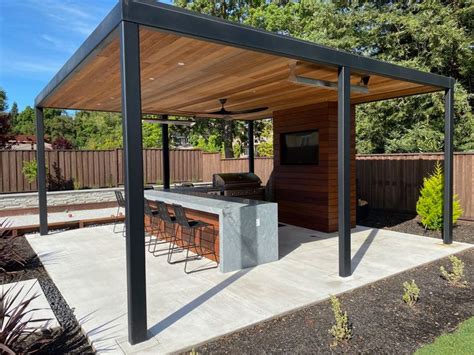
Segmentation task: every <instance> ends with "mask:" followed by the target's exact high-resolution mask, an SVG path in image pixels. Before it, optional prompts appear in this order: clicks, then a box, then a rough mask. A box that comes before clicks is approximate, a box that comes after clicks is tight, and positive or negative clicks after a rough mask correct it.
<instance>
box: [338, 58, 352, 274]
mask: <svg viewBox="0 0 474 355" xmlns="http://www.w3.org/2000/svg"><path fill="white" fill-rule="evenodd" d="M350 81H351V76H350V69H349V67H339V74H338V89H337V91H338V99H337V100H338V101H337V184H338V189H337V198H338V203H337V207H338V219H339V221H338V227H339V228H338V233H339V276H342V277H346V276H350V275H351V274H352V270H351V185H350V175H351V155H350V153H351V150H350V149H351V103H350V100H351V90H350V88H351V86H350V85H351V83H350Z"/></svg>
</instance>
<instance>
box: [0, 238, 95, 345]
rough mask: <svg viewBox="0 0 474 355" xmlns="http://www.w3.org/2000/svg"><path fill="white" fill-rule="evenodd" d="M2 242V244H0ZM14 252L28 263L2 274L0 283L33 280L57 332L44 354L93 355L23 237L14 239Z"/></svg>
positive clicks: (75, 322) (80, 330)
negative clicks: (52, 318) (57, 325)
mask: <svg viewBox="0 0 474 355" xmlns="http://www.w3.org/2000/svg"><path fill="white" fill-rule="evenodd" d="M0 242H3V241H0ZM15 247H16V250H17V251H18V252H19V253H20V254H21V255H22V256H24V257H26V258H30V259H29V262H28V264H27V265H26V266H25V267H24V268H23V269H19V270H15V271H13V272H9V273H6V274H5V273H3V274H2V275H1V278H0V283H1V284H7V283H11V282H17V281H25V280H30V279H37V280H38V283H39V284H40V286H41V289H42V290H43V293H44V295H45V297H46V299H47V300H48V303H49V305H50V307H51V310H52V311H53V313H54V315H55V317H56V319H57V320H58V323H59V324H60V326H61V329H60V330H59V331H57V332H55V333H56V338H55V339H54V341H53V342H52V343H51V344H49V345H48V346H46V347H45V348H44V352H45V353H47V354H65V353H68V354H94V353H95V351H94V349H93V347H92V346H91V344H90V343H89V340H88V339H87V337H86V336H85V334H84V332H83V331H82V328H81V326H80V324H79V322H78V320H77V319H76V316H75V315H74V311H73V310H72V309H71V308H70V307H69V305H68V304H67V302H66V300H65V299H64V297H63V296H62V295H61V292H60V291H59V289H58V288H57V287H56V285H55V284H54V282H53V280H52V279H51V278H50V277H49V275H48V273H47V272H46V270H45V268H44V267H43V265H42V263H41V261H40V259H39V258H38V257H37V255H36V253H35V252H34V250H33V249H32V248H31V246H30V244H29V243H28V241H27V240H26V238H24V237H16V238H15Z"/></svg>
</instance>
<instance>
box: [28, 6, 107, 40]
mask: <svg viewBox="0 0 474 355" xmlns="http://www.w3.org/2000/svg"><path fill="white" fill-rule="evenodd" d="M27 4H28V5H29V6H30V7H32V8H34V9H35V10H36V11H39V12H41V13H42V14H44V15H46V16H48V17H50V18H51V19H53V21H52V22H51V23H50V25H52V26H58V27H61V29H62V30H63V31H71V32H76V33H78V34H80V35H82V36H87V35H89V34H90V33H91V32H92V31H93V30H94V28H95V27H96V26H97V24H98V23H99V21H100V18H99V17H98V16H96V15H94V14H97V13H101V12H102V11H100V9H99V8H97V7H95V6H93V5H91V4H90V3H85V2H82V3H80V4H78V3H75V2H73V1H65V0H28V3H27Z"/></svg>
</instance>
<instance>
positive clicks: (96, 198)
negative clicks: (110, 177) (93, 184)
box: [0, 188, 123, 211]
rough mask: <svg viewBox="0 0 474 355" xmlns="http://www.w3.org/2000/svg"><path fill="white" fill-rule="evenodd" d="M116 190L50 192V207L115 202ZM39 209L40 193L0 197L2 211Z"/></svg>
mask: <svg viewBox="0 0 474 355" xmlns="http://www.w3.org/2000/svg"><path fill="white" fill-rule="evenodd" d="M115 190H123V189H120V188H112V189H91V190H74V191H52V192H48V206H69V205H82V204H89V203H104V202H114V201H116V199H115V193H114V191H115ZM37 207H38V193H36V192H28V193H19V194H2V195H0V211H3V210H16V209H30V208H37Z"/></svg>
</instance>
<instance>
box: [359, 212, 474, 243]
mask: <svg viewBox="0 0 474 355" xmlns="http://www.w3.org/2000/svg"><path fill="white" fill-rule="evenodd" d="M357 224H360V225H362V226H367V227H372V228H380V229H388V230H393V231H396V232H402V233H409V234H416V235H422V236H426V237H431V238H441V232H439V231H430V230H426V231H425V228H424V227H423V226H422V225H421V223H420V218H419V217H418V216H417V215H415V214H406V213H397V212H388V211H379V210H371V211H370V213H369V215H368V216H367V217H366V218H364V219H363V220H361V221H358V222H357ZM453 239H454V241H456V242H464V243H473V244H474V222H468V221H461V220H458V221H457V223H456V224H455V225H454V228H453Z"/></svg>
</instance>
